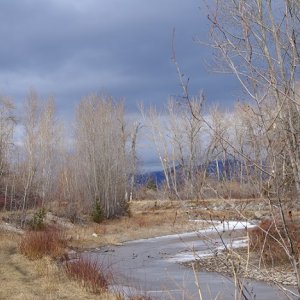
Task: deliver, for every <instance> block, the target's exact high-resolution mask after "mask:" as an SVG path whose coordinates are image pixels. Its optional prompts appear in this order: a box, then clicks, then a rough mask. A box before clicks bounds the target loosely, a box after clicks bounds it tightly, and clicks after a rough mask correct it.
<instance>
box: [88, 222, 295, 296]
mask: <svg viewBox="0 0 300 300" xmlns="http://www.w3.org/2000/svg"><path fill="white" fill-rule="evenodd" d="M218 226H219V228H217V229H221V228H223V229H222V230H230V229H232V228H233V227H234V228H235V229H234V230H235V231H236V232H239V233H240V234H236V237H235V240H234V242H233V243H232V240H231V241H229V240H228V241H227V242H228V243H229V244H231V246H233V247H238V246H239V245H243V244H244V243H245V240H244V239H243V238H242V235H243V230H242V228H243V227H245V226H248V227H249V226H251V225H249V224H244V223H243V224H242V223H240V224H237V223H234V222H232V223H231V224H227V225H226V226H227V227H228V228H227V229H226V228H224V224H222V225H221V224H220V225H218ZM213 231H215V228H213V229H208V230H202V231H199V232H194V233H186V234H176V235H169V236H164V237H158V238H151V239H143V240H137V241H132V242H127V243H124V244H123V245H122V246H113V247H104V248H101V249H98V250H95V251H90V252H88V253H85V254H83V255H84V256H88V257H89V258H91V259H92V260H96V261H98V262H99V263H101V264H102V265H103V266H104V267H107V268H109V269H110V270H111V272H112V273H113V274H114V285H113V286H112V288H115V289H117V290H121V291H123V292H125V294H127V295H132V294H141V295H148V296H150V297H151V299H201V298H200V295H199V288H198V287H197V285H198V286H199V287H200V290H201V296H202V299H203V300H204V299H205V300H206V299H220V300H221V299H234V297H235V295H234V292H235V289H234V283H233V282H232V279H230V278H228V277H225V276H222V275H220V274H217V273H211V272H196V273H194V272H193V270H192V269H191V268H187V267H185V266H183V265H182V264H180V262H184V261H189V260H192V259H193V258H194V257H201V256H206V255H208V254H209V253H211V252H214V253H215V252H217V251H219V250H220V249H221V248H222V246H221V243H220V242H219V240H218V239H217V236H214V233H213ZM204 237H206V238H204ZM207 237H210V238H211V240H210V242H209V243H207V241H205V240H207ZM244 283H245V286H246V287H247V290H248V292H249V293H248V294H247V297H248V299H272V300H275V299H287V297H286V296H285V295H284V294H283V293H282V292H281V291H279V290H278V289H277V288H276V287H275V286H274V285H270V284H267V283H262V282H256V281H250V280H245V282H244ZM290 296H291V295H290ZM292 299H293V298H292ZM294 299H296V297H295V298H294Z"/></svg>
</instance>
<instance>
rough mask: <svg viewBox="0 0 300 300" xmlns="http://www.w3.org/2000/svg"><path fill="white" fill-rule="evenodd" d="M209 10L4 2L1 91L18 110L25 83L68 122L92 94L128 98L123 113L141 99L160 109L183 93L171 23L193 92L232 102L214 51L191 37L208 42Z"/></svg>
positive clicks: (171, 0)
mask: <svg viewBox="0 0 300 300" xmlns="http://www.w3.org/2000/svg"><path fill="white" fill-rule="evenodd" d="M206 15H207V10H206V8H205V6H204V5H203V0H151V1H149V0H1V1H0V40H1V47H0V94H2V95H7V96H10V97H12V98H13V99H14V100H15V101H16V103H17V104H18V106H19V107H21V106H22V103H23V102H24V98H25V96H26V94H27V93H28V91H29V89H30V88H34V89H35V90H37V92H38V93H39V94H40V95H41V96H42V97H47V96H48V95H53V96H54V97H55V99H56V103H57V107H58V110H59V113H60V115H61V116H63V117H65V118H66V119H67V120H68V119H71V118H72V116H73V114H74V107H75V105H76V103H78V102H79V101H80V99H81V98H82V97H83V96H85V95H87V94H89V93H92V92H99V93H106V94H109V95H112V96H113V97H115V98H117V99H118V98H123V99H125V104H126V111H127V114H130V113H132V114H134V113H135V112H137V104H138V103H140V102H144V104H145V105H146V106H147V105H150V104H155V105H157V106H159V107H162V106H163V104H164V103H166V101H167V99H168V97H170V96H179V95H180V93H181V90H180V87H179V83H178V78H177V75H176V70H175V66H174V64H173V63H172V60H171V57H172V42H171V41H172V31H173V28H175V30H176V39H175V49H176V55H177V60H178V62H179V63H180V65H181V68H182V70H183V71H184V73H185V75H186V76H187V77H189V78H190V89H191V93H193V94H197V93H198V92H199V91H201V90H203V91H204V93H205V95H206V98H207V101H208V102H210V103H211V102H216V103H220V104H221V105H222V107H227V106H230V104H231V103H232V102H233V100H234V99H236V98H237V97H238V94H239V89H238V85H237V83H236V81H235V80H233V77H231V76H230V75H220V74H219V75H218V74H215V73H213V72H211V70H210V68H209V64H210V63H211V61H212V52H211V49H209V48H208V47H205V46H201V45H199V44H197V43H195V42H194V39H195V38H198V39H200V40H203V41H204V42H207V38H208V31H209V23H208V20H207V18H206Z"/></svg>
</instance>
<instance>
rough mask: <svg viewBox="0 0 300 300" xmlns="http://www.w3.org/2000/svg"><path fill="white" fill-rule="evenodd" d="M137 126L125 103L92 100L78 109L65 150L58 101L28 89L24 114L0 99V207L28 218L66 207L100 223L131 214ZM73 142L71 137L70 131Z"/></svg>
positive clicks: (93, 98)
mask: <svg viewBox="0 0 300 300" xmlns="http://www.w3.org/2000/svg"><path fill="white" fill-rule="evenodd" d="M137 134H138V128H137V126H134V125H132V126H131V127H130V126H129V124H128V122H127V124H126V122H125V120H124V108H123V103H121V102H115V101H114V100H113V99H112V98H110V97H106V96H99V95H90V96H88V97H86V98H84V99H82V100H81V102H80V103H79V105H78V107H77V110H76V117H75V124H74V133H73V136H72V139H73V146H72V147H71V149H68V146H67V145H66V142H65V138H66V135H65V133H64V128H63V123H62V121H60V120H58V118H57V116H56V110H55V104H54V99H53V98H49V99H46V100H42V99H41V98H40V97H39V96H38V94H37V93H36V92H35V91H30V92H29V94H28V95H27V97H26V100H25V101H24V107H23V109H22V115H21V116H18V117H17V116H16V110H15V107H14V105H13V103H12V101H10V100H8V99H6V98H4V97H2V98H1V101H0V137H1V139H0V150H1V153H0V156H1V158H0V163H1V174H0V177H1V178H0V179H1V180H0V185H1V186H0V188H1V190H0V196H1V198H0V200H1V201H0V204H1V209H3V210H20V211H22V212H23V217H22V221H21V222H22V224H23V223H24V222H25V219H26V211H27V210H28V209H30V208H34V207H51V206H53V205H54V203H55V205H62V206H64V209H65V210H66V211H68V214H69V215H70V217H71V216H74V214H76V213H79V212H86V213H87V212H92V211H93V210H98V211H97V213H98V214H100V215H101V217H103V218H110V217H112V216H116V215H120V214H123V213H124V212H126V209H127V201H128V199H129V196H130V193H132V185H131V184H130V179H131V178H132V176H133V174H134V173H135V170H134V166H136V159H137V158H136V150H135V145H136V139H137ZM68 138H70V133H68Z"/></svg>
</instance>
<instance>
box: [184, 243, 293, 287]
mask: <svg viewBox="0 0 300 300" xmlns="http://www.w3.org/2000/svg"><path fill="white" fill-rule="evenodd" d="M260 263H261V264H260ZM183 264H184V265H186V266H189V267H192V265H193V267H194V268H195V269H196V270H201V271H207V272H218V273H222V274H224V275H229V276H234V273H235V274H237V275H238V276H240V277H242V278H249V279H254V280H258V281H266V282H271V283H274V284H282V285H290V286H296V284H297V280H296V276H295V274H294V273H293V271H292V268H291V265H290V264H289V263H281V264H278V265H275V266H271V265H264V264H263V263H262V262H260V261H259V254H258V253H248V251H247V248H243V249H238V250H237V249H235V250H234V251H230V252H229V253H225V252H221V253H218V254H217V255H213V256H208V257H203V258H199V259H197V260H196V261H193V262H186V263H183Z"/></svg>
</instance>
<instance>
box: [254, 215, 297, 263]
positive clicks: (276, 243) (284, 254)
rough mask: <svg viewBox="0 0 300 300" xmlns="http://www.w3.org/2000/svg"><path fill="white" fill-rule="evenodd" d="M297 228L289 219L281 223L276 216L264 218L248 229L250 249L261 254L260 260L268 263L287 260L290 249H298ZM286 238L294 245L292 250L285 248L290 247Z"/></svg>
mask: <svg viewBox="0 0 300 300" xmlns="http://www.w3.org/2000/svg"><path fill="white" fill-rule="evenodd" d="M298 230H299V226H297V224H296V223H294V222H292V221H289V222H288V223H287V224H285V225H283V223H282V221H280V218H278V216H277V218H274V219H273V218H272V219H271V218H268V219H264V220H262V221H261V222H260V223H259V226H257V227H255V228H252V229H250V230H249V243H250V250H251V251H255V252H257V253H258V254H259V255H261V259H262V261H263V262H264V263H266V264H269V265H270V264H271V265H278V264H281V263H286V262H289V259H290V257H289V253H290V251H296V252H297V253H298V251H299V250H298V247H297V245H298V244H299V234H298ZM287 235H288V236H287ZM288 238H290V239H291V240H292V243H293V244H294V245H295V249H294V250H291V249H287V247H290V245H289V241H288ZM298 255H299V254H298Z"/></svg>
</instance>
